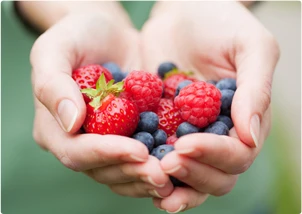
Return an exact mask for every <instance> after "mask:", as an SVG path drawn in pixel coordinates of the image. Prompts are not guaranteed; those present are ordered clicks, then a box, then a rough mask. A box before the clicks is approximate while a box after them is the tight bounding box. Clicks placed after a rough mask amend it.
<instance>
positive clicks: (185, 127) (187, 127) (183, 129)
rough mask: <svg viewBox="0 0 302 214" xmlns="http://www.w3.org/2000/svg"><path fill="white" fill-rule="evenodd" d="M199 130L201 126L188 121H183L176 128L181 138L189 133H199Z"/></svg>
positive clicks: (177, 134)
mask: <svg viewBox="0 0 302 214" xmlns="http://www.w3.org/2000/svg"><path fill="white" fill-rule="evenodd" d="M197 132H199V128H198V127H196V126H194V125H192V124H190V123H188V122H183V123H181V124H180V125H179V126H178V127H177V130H176V136H177V137H178V138H179V137H181V136H184V135H187V134H192V133H197Z"/></svg>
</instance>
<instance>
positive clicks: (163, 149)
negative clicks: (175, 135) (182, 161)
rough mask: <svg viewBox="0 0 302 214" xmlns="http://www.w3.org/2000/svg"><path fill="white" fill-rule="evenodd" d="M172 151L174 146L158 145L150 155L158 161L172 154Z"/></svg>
mask: <svg viewBox="0 0 302 214" xmlns="http://www.w3.org/2000/svg"><path fill="white" fill-rule="evenodd" d="M173 150H174V146H172V145H167V144H165V145H160V146H158V147H156V148H154V149H153V150H152V152H151V155H153V156H154V157H156V158H157V159H158V160H161V159H163V157H164V156H165V155H166V154H168V153H169V152H172V151H173Z"/></svg>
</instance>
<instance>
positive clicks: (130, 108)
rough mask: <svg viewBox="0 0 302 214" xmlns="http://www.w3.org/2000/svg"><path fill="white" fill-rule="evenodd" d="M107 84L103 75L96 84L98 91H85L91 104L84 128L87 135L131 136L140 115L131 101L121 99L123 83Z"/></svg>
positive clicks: (89, 104)
mask: <svg viewBox="0 0 302 214" xmlns="http://www.w3.org/2000/svg"><path fill="white" fill-rule="evenodd" d="M113 82H114V80H110V81H109V82H108V83H106V79H105V75H104V74H102V75H101V77H100V78H99V80H98V81H97V83H96V89H88V88H87V89H83V90H82V93H84V94H85V95H87V96H88V97H89V98H90V99H92V101H91V102H89V103H88V104H87V114H86V119H85V121H84V124H83V128H84V130H85V132H87V133H97V134H101V135H105V134H115V135H122V136H131V135H132V134H133V133H134V131H135V129H136V127H137V124H138V121H139V113H138V110H137V108H136V105H135V104H133V103H132V102H131V101H129V100H127V99H124V98H121V97H119V94H120V93H121V92H122V90H123V84H124V83H123V82H118V83H116V84H113Z"/></svg>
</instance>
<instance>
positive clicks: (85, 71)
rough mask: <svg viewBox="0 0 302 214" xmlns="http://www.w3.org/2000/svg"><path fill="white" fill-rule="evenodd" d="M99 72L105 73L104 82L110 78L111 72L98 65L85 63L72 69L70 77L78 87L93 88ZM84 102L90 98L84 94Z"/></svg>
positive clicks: (99, 74)
mask: <svg viewBox="0 0 302 214" xmlns="http://www.w3.org/2000/svg"><path fill="white" fill-rule="evenodd" d="M101 74H104V75H105V79H106V82H109V81H110V80H111V79H112V75H111V73H110V72H109V71H108V70H107V69H106V68H104V67H102V66H100V65H94V64H93V65H86V66H83V67H80V68H78V69H75V70H73V71H72V78H73V79H74V81H75V82H76V83H77V84H78V86H79V88H80V89H85V88H95V84H96V82H97V81H98V79H99V78H100V76H101ZM83 96H84V100H85V102H86V103H88V102H90V101H91V100H90V99H89V98H88V97H87V96H86V95H84V94H83Z"/></svg>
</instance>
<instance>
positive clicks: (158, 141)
mask: <svg viewBox="0 0 302 214" xmlns="http://www.w3.org/2000/svg"><path fill="white" fill-rule="evenodd" d="M152 136H153V138H154V147H158V146H160V145H163V144H166V141H167V138H168V136H167V133H166V132H165V131H164V130H162V129H158V130H156V131H155V132H154V133H153V134H152Z"/></svg>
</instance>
